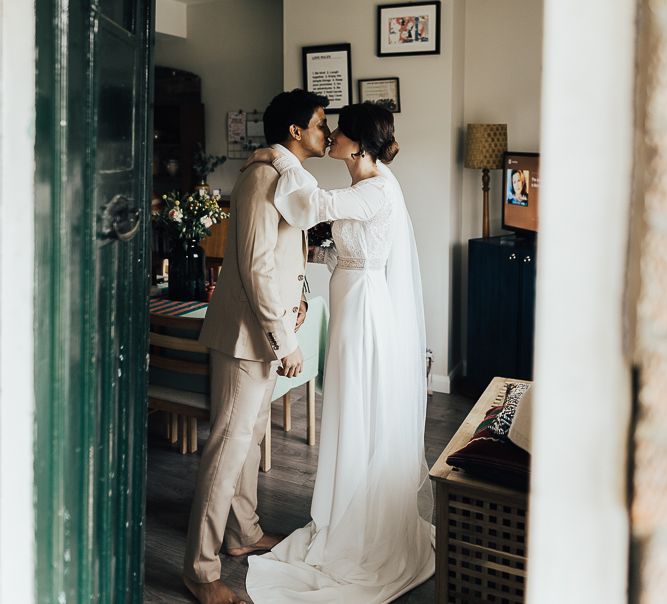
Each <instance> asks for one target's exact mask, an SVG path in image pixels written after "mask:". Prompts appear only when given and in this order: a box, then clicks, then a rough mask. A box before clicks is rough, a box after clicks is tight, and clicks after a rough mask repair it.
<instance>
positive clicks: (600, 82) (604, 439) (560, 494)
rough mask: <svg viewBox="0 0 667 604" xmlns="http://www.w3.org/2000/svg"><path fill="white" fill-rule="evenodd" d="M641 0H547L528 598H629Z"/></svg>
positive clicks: (577, 601) (609, 603)
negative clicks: (631, 239) (633, 211)
mask: <svg viewBox="0 0 667 604" xmlns="http://www.w3.org/2000/svg"><path fill="white" fill-rule="evenodd" d="M635 11H636V2H635V0H588V1H587V2H581V1H579V0H545V10H544V61H543V65H544V72H543V81H542V82H543V83H542V114H541V115H542V124H541V141H542V143H541V146H542V149H541V151H542V165H541V167H540V178H541V188H542V192H541V195H540V239H539V247H538V252H539V262H538V275H537V315H536V346H535V387H536V394H535V412H534V418H535V419H534V438H533V443H534V446H535V450H534V452H533V468H532V473H531V474H532V485H531V498H530V543H529V547H528V551H529V561H528V569H529V570H528V602H529V603H530V604H538V603H539V604H551V603H554V604H556V603H558V604H560V603H562V602H567V603H568V604H589V603H591V602H605V604H625V603H626V602H627V582H628V560H629V519H628V509H627V499H628V495H627V485H626V473H627V464H628V449H627V444H628V426H629V418H630V410H631V389H630V365H629V362H628V359H627V358H626V357H625V355H624V349H623V298H624V290H625V275H626V255H627V247H628V234H629V228H628V225H629V210H630V200H631V183H632V166H633V150H634V146H633V118H634V111H633V95H634V85H635V75H634V56H635V35H636V32H635V29H636V25H635Z"/></svg>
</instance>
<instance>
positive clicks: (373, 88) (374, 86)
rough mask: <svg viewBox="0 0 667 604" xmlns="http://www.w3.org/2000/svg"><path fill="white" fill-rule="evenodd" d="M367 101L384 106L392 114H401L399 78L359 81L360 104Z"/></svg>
mask: <svg viewBox="0 0 667 604" xmlns="http://www.w3.org/2000/svg"><path fill="white" fill-rule="evenodd" d="M365 101H371V102H372V103H377V104H378V105H382V106H383V107H386V108H387V109H389V111H391V112H392V113H400V112H401V95H400V91H399V86H398V78H375V79H371V80H359V102H360V103H364V102H365Z"/></svg>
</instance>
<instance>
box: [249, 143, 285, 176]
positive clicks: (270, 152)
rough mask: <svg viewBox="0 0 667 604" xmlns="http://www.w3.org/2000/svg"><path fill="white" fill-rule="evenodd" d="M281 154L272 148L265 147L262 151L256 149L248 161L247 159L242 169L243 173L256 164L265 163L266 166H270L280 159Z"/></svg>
mask: <svg viewBox="0 0 667 604" xmlns="http://www.w3.org/2000/svg"><path fill="white" fill-rule="evenodd" d="M278 156H279V153H278V152H277V151H276V150H275V149H271V147H263V148H262V149H256V150H255V151H253V152H252V153H251V154H250V156H249V157H248V159H246V161H245V163H244V164H243V167H242V168H241V172H243V171H244V170H245V169H246V168H247V167H248V166H249V165H250V164H254V163H257V162H261V163H265V164H270V163H271V162H273V160H274V159H278Z"/></svg>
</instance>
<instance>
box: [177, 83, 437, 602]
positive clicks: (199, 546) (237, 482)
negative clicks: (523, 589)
mask: <svg viewBox="0 0 667 604" xmlns="http://www.w3.org/2000/svg"><path fill="white" fill-rule="evenodd" d="M327 105H328V101H327V99H326V98H325V97H322V96H319V95H316V94H313V93H311V92H306V91H304V90H299V89H296V90H293V91H291V92H283V93H281V94H279V95H278V96H276V97H275V98H274V99H273V100H272V101H271V103H270V105H269V106H268V108H267V109H266V111H265V113H264V131H265V135H266V140H267V142H268V144H269V145H270V148H266V149H259V150H257V151H255V152H254V153H253V155H251V157H250V158H249V160H248V162H247V163H246V167H245V169H244V171H243V172H242V174H241V176H240V177H239V179H238V181H237V183H236V186H235V187H234V190H233V192H232V194H231V218H230V222H229V231H228V238H227V243H226V247H225V262H224V265H223V268H222V274H221V278H220V280H219V282H218V286H217V287H216V289H215V293H214V295H213V298H212V300H211V303H210V305H209V309H208V312H207V314H206V319H205V321H204V325H203V328H202V332H201V336H200V342H202V343H203V344H205V345H206V346H208V347H209V348H210V351H211V352H210V354H211V373H212V377H211V396H210V398H211V432H210V436H209V438H208V440H207V442H206V445H205V447H204V449H203V452H202V457H201V462H200V468H199V472H198V476H197V483H196V488H195V495H194V500H193V504H192V510H191V514H190V522H189V527H188V537H187V546H186V553H185V561H184V570H183V573H184V577H183V578H184V581H185V584H186V586H187V587H188V589H189V590H190V591H191V592H192V594H193V595H194V596H195V597H196V598H197V599H198V600H199V601H200V602H202V603H203V604H239V603H241V602H243V600H242V599H240V598H239V597H238V596H237V595H236V594H235V593H234V592H233V590H232V589H231V588H230V587H228V586H227V585H225V584H224V583H223V582H222V581H221V580H220V568H221V563H220V557H219V553H220V551H221V550H222V549H223V548H224V551H225V552H226V553H227V554H228V555H231V556H244V555H247V554H252V553H259V552H261V551H267V550H270V551H268V553H265V554H264V555H261V556H259V555H254V556H250V557H249V558H248V564H249V570H248V575H247V579H246V586H247V592H248V594H249V595H250V597H251V598H252V599H253V602H254V603H255V604H273V603H276V604H278V603H282V604H294V603H323V604H324V603H327V604H330V603H335V602H341V603H342V602H345V603H347V604H383V603H385V602H391V601H393V600H395V599H396V598H398V597H399V596H401V595H402V594H404V593H405V592H407V591H409V590H410V589H412V588H414V587H415V586H417V585H419V584H420V583H422V582H424V581H426V580H427V579H428V578H429V577H430V576H431V575H432V574H433V573H434V567H435V561H434V551H433V527H432V524H431V517H432V510H433V504H432V496H431V489H430V485H429V481H428V471H427V466H426V460H425V457H424V424H425V419H426V370H425V351H426V343H425V333H424V313H423V302H422V291H421V279H420V274H419V264H418V259H417V251H416V246H415V241H414V235H413V232H412V224H411V221H410V217H409V215H408V212H407V209H406V206H405V201H404V199H403V193H402V191H401V187H400V185H399V184H398V181H397V180H396V178H395V177H394V175H393V174H392V172H391V171H390V170H389V168H388V167H387V164H388V163H390V162H391V161H392V159H393V158H394V156H395V155H396V153H397V152H398V143H397V142H396V140H395V138H394V119H393V115H392V114H391V113H390V112H389V111H387V110H386V109H384V108H382V107H380V106H378V105H375V104H371V103H360V104H355V105H348V106H346V107H344V108H343V109H342V110H341V113H340V116H339V122H338V127H337V128H336V129H335V130H334V132H333V133H331V132H330V131H329V127H328V125H327V120H326V115H325V112H324V108H325V107H326V106H327ZM328 146H329V157H331V158H332V159H337V160H340V161H343V162H345V165H346V166H347V168H348V171H349V173H350V177H351V179H352V182H351V184H350V186H347V187H345V188H341V189H335V190H325V189H321V188H320V187H318V183H317V181H316V180H315V178H314V177H313V176H312V175H311V174H310V173H309V172H308V171H306V170H305V168H304V167H303V166H302V162H303V161H304V160H305V159H307V158H309V157H324V155H325V154H326V150H327V147H328ZM325 221H331V222H332V234H333V239H334V244H335V245H334V247H331V248H326V249H322V248H315V249H311V250H310V255H311V260H313V261H316V262H325V263H326V264H327V265H328V266H329V268H330V269H331V270H332V276H331V281H330V306H331V308H330V311H331V318H330V323H329V340H328V343H327V352H326V360H325V371H324V387H323V397H322V405H323V407H322V424H321V430H320V433H321V437H320V441H321V442H320V451H319V458H318V468H317V478H316V481H315V488H314V493H313V501H312V505H311V517H312V519H311V521H310V522H309V523H308V524H306V526H304V527H303V528H300V529H298V530H296V531H294V532H293V533H292V534H291V535H289V536H288V537H286V538H283V537H281V536H278V535H274V534H271V533H265V532H264V531H263V530H262V528H261V527H260V524H259V518H258V517H257V514H256V507H257V480H258V470H259V461H260V443H261V441H262V438H263V437H264V433H265V429H266V425H267V421H268V417H269V414H270V408H271V395H272V393H273V389H274V386H275V382H276V379H277V376H278V375H284V376H286V377H288V378H289V377H294V376H296V375H298V374H299V373H300V372H301V369H302V363H303V358H302V355H301V351H300V349H299V345H298V342H297V338H296V335H295V331H296V330H297V329H298V328H299V327H300V325H301V324H302V323H303V321H304V319H305V316H306V312H307V306H308V305H307V301H306V298H305V295H304V292H303V286H304V272H305V267H306V261H307V258H308V254H309V249H308V243H307V234H306V229H308V228H310V227H312V226H314V225H316V224H318V223H321V222H325Z"/></svg>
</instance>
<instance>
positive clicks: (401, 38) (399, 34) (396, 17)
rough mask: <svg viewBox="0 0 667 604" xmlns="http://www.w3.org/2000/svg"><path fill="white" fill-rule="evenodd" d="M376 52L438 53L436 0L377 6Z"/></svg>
mask: <svg viewBox="0 0 667 604" xmlns="http://www.w3.org/2000/svg"><path fill="white" fill-rule="evenodd" d="M377 11H378V12H377V20H378V25H377V56H378V57H397V56H407V55H438V54H440V2H413V3H410V4H405V3H403V4H382V5H380V6H378V8H377Z"/></svg>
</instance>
